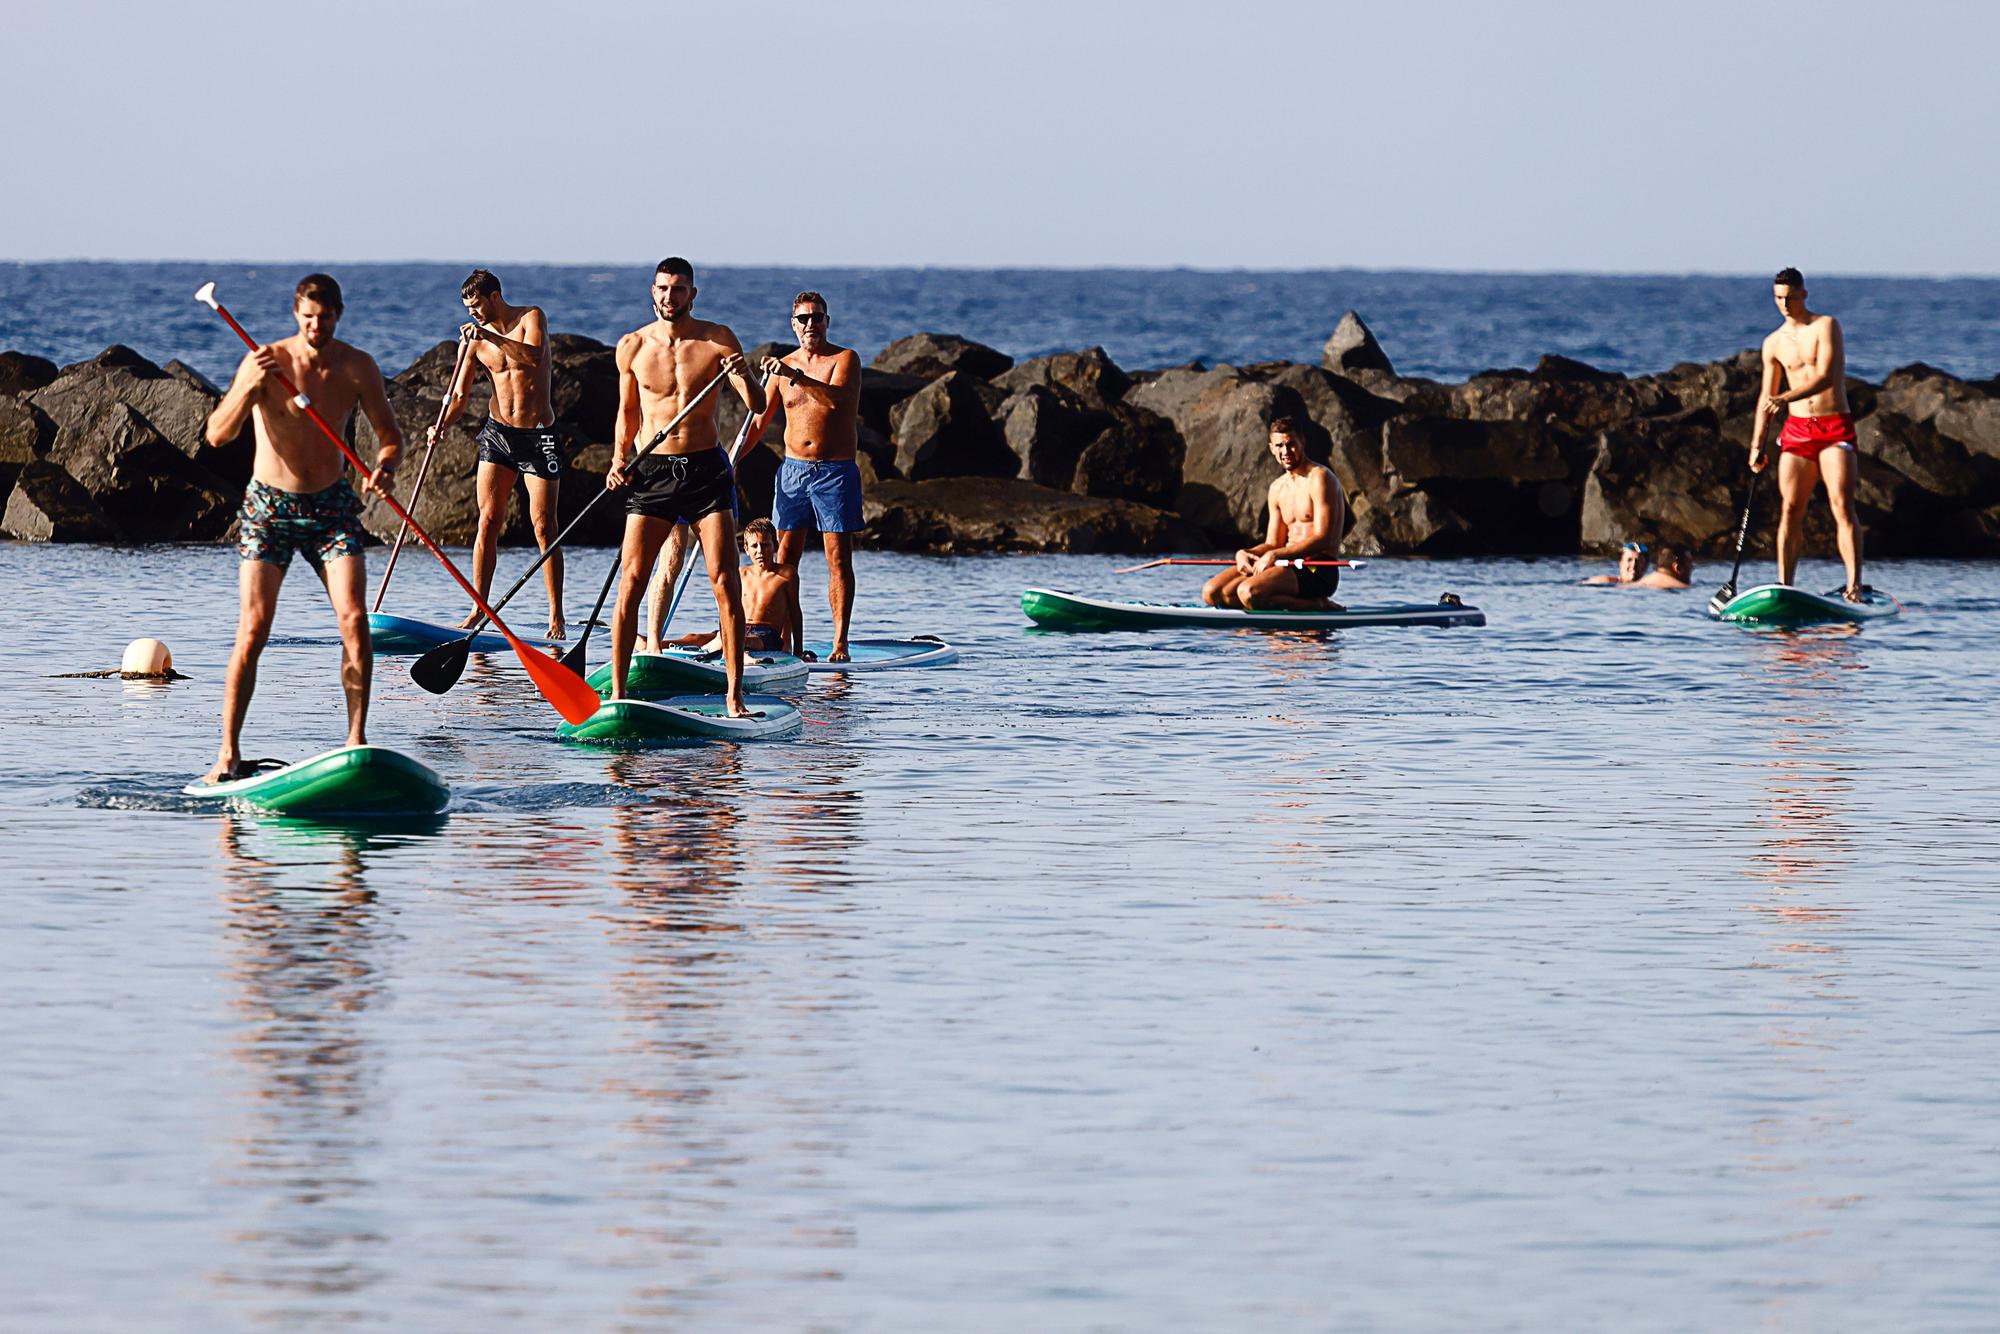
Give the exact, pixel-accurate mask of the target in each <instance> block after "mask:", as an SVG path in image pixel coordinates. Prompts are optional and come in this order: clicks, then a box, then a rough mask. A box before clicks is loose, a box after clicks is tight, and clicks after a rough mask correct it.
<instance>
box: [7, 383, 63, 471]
mask: <svg viewBox="0 0 2000 1334" xmlns="http://www.w3.org/2000/svg"><path fill="white" fill-rule="evenodd" d="M53 434H54V430H53V428H52V427H50V426H49V424H48V422H47V421H46V420H45V419H44V418H43V417H42V416H41V415H40V414H39V413H37V412H36V411H35V410H34V409H33V408H31V407H29V406H28V405H27V404H25V403H22V402H20V401H18V400H16V399H12V398H0V495H4V494H6V493H7V492H8V491H10V490H12V489H13V486H14V480H15V479H16V478H17V477H19V476H20V473H21V469H22V467H23V466H25V465H27V464H29V463H32V462H33V461H34V460H36V459H38V458H40V457H41V455H42V451H43V450H44V449H46V448H47V437H48V436H49V435H53Z"/></svg>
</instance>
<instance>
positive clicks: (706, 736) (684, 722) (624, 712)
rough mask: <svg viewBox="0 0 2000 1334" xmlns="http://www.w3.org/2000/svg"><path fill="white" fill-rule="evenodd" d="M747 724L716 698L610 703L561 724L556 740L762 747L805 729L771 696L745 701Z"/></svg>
mask: <svg viewBox="0 0 2000 1334" xmlns="http://www.w3.org/2000/svg"><path fill="white" fill-rule="evenodd" d="M743 702H744V703H745V704H747V705H748V706H749V707H750V716H749V717H748V718H731V717H730V716H729V712H728V709H727V708H726V706H725V705H724V703H723V699H722V696H720V695H677V696H675V697H674V698H672V699H614V700H606V701H605V703H604V707H602V708H600V709H599V710H598V711H597V712H596V713H594V714H592V715H591V716H590V717H589V718H586V719H585V720H584V721H582V722H580V723H564V724H562V725H561V726H560V727H558V728H557V729H556V735H558V736H560V737H561V738H562V739H563V740H565V741H583V742H588V743H589V744H591V745H594V746H657V745H671V744H673V743H674V742H685V741H768V740H770V739H772V738H774V737H781V736H790V735H791V734H792V733H794V732H797V731H798V730H799V729H800V728H802V727H804V726H805V718H804V717H803V716H802V715H801V714H800V713H799V711H798V708H797V707H796V706H795V705H792V704H790V703H787V702H786V701H784V700H782V699H779V698H778V697H777V696H776V695H745V696H744V697H743Z"/></svg>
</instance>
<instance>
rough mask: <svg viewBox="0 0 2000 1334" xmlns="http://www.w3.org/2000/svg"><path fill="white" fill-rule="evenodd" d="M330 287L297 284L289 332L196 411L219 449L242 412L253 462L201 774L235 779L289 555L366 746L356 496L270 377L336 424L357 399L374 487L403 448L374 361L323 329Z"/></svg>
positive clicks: (333, 285)
mask: <svg viewBox="0 0 2000 1334" xmlns="http://www.w3.org/2000/svg"><path fill="white" fill-rule="evenodd" d="M340 315H341V297H340V284H339V283H337V282H335V281H334V280H333V279H332V278H330V277H328V276H327V275H326V274H324V273H311V274H307V275H306V276H305V277H304V278H302V279H300V280H299V285H298V288H297V290H296V291H295V292H294V294H293V297H292V318H293V319H294V320H296V321H297V322H298V327H299V331H298V333H296V334H294V335H293V336H292V337H290V338H284V339H280V340H279V341H278V342H275V343H270V344H267V345H265V346H263V347H260V348H257V349H256V350H255V351H252V352H249V353H247V354H245V356H244V358H243V361H242V363H241V364H240V365H239V366H237V368H236V378H235V379H234V380H233V381H232V382H231V383H230V386H229V392H228V393H226V394H224V395H223V396H222V401H221V402H219V403H217V404H216V405H215V411H213V412H211V413H210V414H209V416H208V429H207V436H208V443H209V444H211V445H226V444H228V443H229V442H230V441H231V440H234V439H235V438H236V436H237V434H238V433H239V432H241V431H242V429H243V419H244V418H245V417H248V418H249V419H250V421H251V423H252V424H253V425H254V426H255V428H256V437H257V460H256V463H255V465H254V466H253V467H252V470H251V477H250V485H249V487H248V488H247V489H245V491H244V493H243V510H242V515H241V520H240V525H241V526H240V536H239V537H238V539H237V544H236V550H237V554H238V555H239V556H240V557H241V562H240V563H239V565H238V566H237V578H236V584H237V594H238V599H239V610H238V614H237V620H236V648H235V651H234V652H232V653H231V654H230V656H229V675H228V678H227V680H226V682H225V684H224V685H223V688H222V747H221V749H220V750H218V751H217V752H216V757H215V767H214V768H213V769H210V770H209V771H208V775H207V777H206V778H205V779H204V780H203V781H204V782H210V783H216V782H222V781H224V780H227V779H229V778H232V777H239V776H241V775H239V774H238V773H237V765H238V763H239V762H240V761H241V760H242V758H243V750H242V737H243V719H244V716H245V715H246V714H248V713H249V711H250V697H251V695H252V694H254V693H255V692H256V689H257V660H258V658H259V657H260V656H261V655H262V654H263V652H264V645H265V643H266V642H267V641H268V640H269V639H270V637H271V622H272V619H273V617H274V616H275V615H276V613H277V609H278V586H279V585H280V584H282V583H283V582H284V579H285V569H286V567H287V566H288V565H290V564H291V560H292V553H293V552H298V553H299V554H300V555H302V556H304V557H305V558H306V561H307V562H308V563H309V564H311V565H312V566H313V568H314V569H315V570H316V571H317V572H318V574H319V577H320V581H321V582H322V583H324V584H325V585H326V594H327V597H328V599H329V600H330V601H331V602H332V603H333V610H334V614H335V615H336V616H337V617H338V618H339V621H340V648H341V662H340V685H341V689H342V690H343V691H344V692H345V693H346V695H347V744H348V745H350V746H365V745H367V744H368V735H367V731H368V687H369V681H370V671H371V668H372V667H373V665H374V660H375V658H374V648H373V646H372V645H371V644H370V642H369V638H368V601H367V598H366V596H365V593H366V588H365V585H366V584H367V581H368V573H367V569H366V562H365V560H364V559H363V557H362V554H361V551H362V542H363V540H364V536H365V535H364V533H363V530H362V527H361V500H360V497H358V496H356V495H355V494H354V488H352V487H351V486H349V485H348V484H347V479H346V477H345V476H344V475H343V473H344V471H345V469H346V467H347V460H346V459H345V458H343V457H341V453H340V451H339V450H338V449H336V448H334V445H333V442H332V441H330V440H328V439H327V438H326V437H325V436H323V435H321V434H320V431H319V428H318V427H317V426H315V425H314V424H313V421H312V419H311V418H310V417H308V416H307V415H306V414H305V411H304V409H302V408H300V407H298V406H297V405H296V404H295V403H293V402H292V398H291V395H290V394H288V393H286V392H285V390H284V389H283V388H282V387H281V386H280V385H279V383H278V380H277V376H279V375H283V376H285V377H287V378H288V379H290V380H291V382H292V383H293V384H295V385H297V386H298V388H299V392H300V393H302V394H304V395H305V396H306V397H307V398H308V399H310V400H311V401H312V404H313V406H314V407H315V408H317V409H318V410H319V414H320V416H322V417H324V418H325V419H326V422H327V424H328V425H329V426H331V427H333V429H334V430H336V431H343V430H345V429H346V427H347V423H348V420H349V419H350V418H351V417H352V416H353V415H354V409H355V408H356V407H357V406H359V407H360V409H361V410H362V411H363V412H364V413H366V414H367V416H368V424H369V425H370V426H372V427H374V428H375V438H376V439H377V440H379V441H381V442H382V444H381V451H380V452H379V453H378V454H377V455H376V456H375V471H374V472H373V473H372V474H371V475H369V476H367V477H364V478H363V479H362V482H361V486H362V489H363V490H364V491H368V492H374V491H378V490H386V489H387V488H388V486H389V484H390V483H391V482H392V481H393V480H394V478H395V473H396V465H397V463H398V462H399V461H400V460H401V457H402V452H403V434H402V432H401V430H399V429H398V428H397V426H396V416H395V414H394V413H393V412H391V411H390V409H389V395H388V392H387V391H386V390H385V389H384V388H383V386H382V372H381V370H380V369H378V368H377V367H376V365H375V360H374V358H372V357H370V356H369V355H368V354H367V353H366V352H363V351H361V350H360V349H359V348H356V347H350V346H348V345H347V344H346V343H343V342H340V341H339V340H338V339H336V338H335V337H334V336H333V330H334V326H335V325H336V324H338V323H339V322H340Z"/></svg>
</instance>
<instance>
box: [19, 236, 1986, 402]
mask: <svg viewBox="0 0 2000 1334" xmlns="http://www.w3.org/2000/svg"><path fill="white" fill-rule="evenodd" d="M697 259H698V257H697ZM311 267H313V266H312V265H311V264H309V263H306V262H301V263H297V264H285V265H268V264H266V265H257V266H245V265H241V264H222V263H143V264H95V263H64V264H6V265H0V348H15V349H18V350H20V351H24V352H33V353H36V354H38V355H41V356H46V357H52V358H54V359H55V360H56V361H58V362H70V361H77V360H81V359H83V358H85V357H90V356H94V355H96V354H97V353H98V352H99V351H101V350H102V349H103V348H104V347H106V346H107V345H109V344H111V343H124V344H127V345H129V346H131V347H134V348H137V349H138V350H139V351H141V352H143V353H145V354H146V355H147V356H149V357H152V358H153V359H154V360H156V361H160V362H164V361H166V360H167V359H169V358H171V357H179V358H180V359H181V360H183V361H185V362H187V363H188V364H190V365H192V366H194V367H195V368H196V369H198V370H201V371H202V372H204V373H205V374H207V375H208V376H209V377H210V378H211V379H216V380H220V379H222V378H223V377H225V376H226V375H228V374H229V373H230V372H231V370H233V369H234V367H235V365H236V362H237V359H238V357H239V356H240V354H241V348H240V346H239V345H238V344H237V343H236V341H235V340H234V338H233V337H232V336H231V335H230V333H229V331H228V330H227V329H226V328H224V327H223V326H222V325H221V323H220V322H218V321H217V320H216V319H215V317H214V316H213V315H211V314H209V313H208V311H206V310H205V309H203V308H201V307H200V306H197V305H196V304H195V303H194V301H193V300H192V299H191V298H192V296H193V294H194V290H195V288H197V287H199V286H200V285H201V284H202V283H204V282H206V281H208V280H210V279H214V280H216V282H217V283H218V284H219V293H220V295H221V297H222V299H223V301H224V302H226V303H227V304H229V305H230V306H231V308H232V309H233V310H234V311H235V313H236V314H237V316H238V317H239V318H240V319H242V320H243V321H244V323H245V324H246V325H247V326H248V327H249V328H250V330H251V331H252V332H253V333H256V334H259V335H261V336H269V337H276V336H280V335H283V334H286V333H290V332H291V325H290V322H289V320H288V319H287V316H286V311H287V307H288V305H289V299H290V295H291V288H292V284H293V283H295V282H296V281H297V280H298V278H299V277H300V276H301V275H303V274H304V273H306V272H307V271H308V270H309V269H310V268H311ZM330 267H331V268H332V270H333V272H334V275H335V276H336V277H338V278H339V279H340V280H341V283H342V285H343V286H344V288H345V289H346V293H347V305H348V318H347V321H346V323H344V324H343V325H342V330H343V334H342V336H343V337H345V338H347V339H349V340H350V341H352V342H354V343H356V344H357V345H359V346H361V347H364V348H366V349H368V350H369V351H370V352H372V353H374V354H375V356H376V359H377V360H378V361H379V362H380V363H381V364H382V368H383V370H384V371H386V372H388V373H390V374H394V373H395V372H396V371H398V370H401V369H402V368H403V367H404V366H406V365H408V364H409V363H410V362H411V361H412V360H414V359H415V357H416V356H417V354H418V353H420V352H422V351H423V350H424V349H426V348H428V347H430V346H431V345H432V344H434V343H436V342H438V341H440V340H442V339H446V338H450V337H452V336H453V332H454V330H455V329H456V328H457V326H458V323H459V320H460V318H461V309H460V307H459V304H458V284H459V282H460V281H461V280H462V279H463V278H464V277H465V274H466V272H467V271H468V270H469V269H470V268H471V262H468V263H467V264H465V265H453V264H337V265H332V266H330ZM1773 267H1774V268H1775V267H1776V266H1775V265H1774V266H1773ZM498 272H499V274H500V277H501V279H502V280H503V282H504V283H505V284H506V290H507V295H508V296H509V297H510V298H511V299H513V300H516V301H526V302H532V303H535V304H539V305H541V306H543V307H545V308H546V309H547V310H548V312H549V317H550V322H551V324H552V325H553V326H554V327H555V328H556V329H558V330H564V331H568V332H572V333H582V334H588V335H590V336H591V337H593V338H598V339H602V340H604V341H606V342H610V341H612V340H613V339H615V338H616V337H617V336H618V335H619V334H621V333H623V332H625V331H626V330H628V329H633V328H636V327H638V326H639V325H641V324H643V323H645V322H646V321H647V320H648V319H650V318H651V317H652V314H651V309H650V307H649V306H648V304H647V286H648V283H649V282H650V274H651V270H650V268H649V267H647V266H645V265H633V266H631V267H629V268H615V267H614V268H601V267H586V266H569V265H501V266H498ZM698 278H699V282H700V287H701V296H700V300H699V303H698V305H697V306H696V310H697V311H698V313H700V314H703V315H706V316H708V317H709V318H711V319H719V320H722V321H724V322H725V323H727V324H729V325H731V326H732V327H733V328H735V330H736V331H737V333H738V334H739V335H740V336H741V337H742V339H743V342H744V345H745V346H750V345H753V344H756V343H760V342H763V341H765V340H767V339H785V338H789V337H790V334H789V332H788V330H787V328H786V323H785V317H786V314H787V312H788V310H789V308H790V307H789V304H788V303H789V301H790V298H791V296H792V294H793V293H795V292H797V291H799V290H800V289H801V288H815V289H817V290H819V291H822V292H824V293H825V294H826V295H827V297H828V299H829V301H830V302H831V305H832V309H833V320H834V330H833V336H834V338H835V340H836V341H841V342H846V343H849V344H851V345H853V346H854V347H856V348H858V349H859V350H860V351H861V353H862V355H863V356H864V357H872V356H873V355H874V354H875V353H876V352H878V351H880V350H881V348H882V347H883V346H884V345H885V344H887V343H889V342H891V341H892V340H894V339H897V338H900V337H902V336H904V335H905V334H910V333H915V332H918V331H920V330H934V331H940V332H946V333H958V334H963V335H965V336H966V337H968V338H973V339H977V340H978V341H980V342H983V343H989V344H991V345H992V346H994V347H997V348H999V349H1000V350H1001V351H1003V352H1007V353H1010V354H1011V355H1013V356H1015V357H1017V358H1020V357H1032V356H1040V355H1042V354H1044V353H1049V352H1059V351H1066V350H1071V349H1075V348H1081V347H1089V346H1091V345H1092V344H1099V345H1102V346H1103V347H1104V348H1105V349H1106V350H1107V351H1108V352H1110V354H1111V356H1112V359H1113V360H1115V361H1117V362H1118V364H1119V365H1121V366H1124V367H1126V368H1127V369H1129V370H1141V369H1149V368H1154V367H1160V366H1172V365H1180V364H1182V363H1185V362H1189V361H1201V362H1204V363H1208V364H1211V365H1212V364H1214V363H1216V362H1230V363H1234V364H1237V365H1244V364H1248V363H1251V362H1257V361H1306V362H1317V361H1318V360H1319V351H1320V346H1321V345H1322V344H1323V343H1324V342H1325V341H1326V336H1327V334H1329V333H1330V332H1332V330H1333V326H1334V324H1335V323H1336V322H1337V321H1338V320H1339V319H1340V316H1341V313H1342V312H1343V311H1346V310H1348V309H1354V310H1357V311H1359V312H1360V313H1361V317H1362V319H1364V320H1366V321H1367V322H1368V324H1369V326H1370V327H1371V328H1373V329H1374V331H1375V334H1376V337H1377V338H1379V339H1380V340H1381V342H1382V345H1383V347H1384V348H1385V349H1386V350H1387V351H1388V353H1389V356H1390V358H1391V359H1392V360H1393V361H1394V362H1395V364H1396V369H1397V370H1399V371H1402V372H1403V373H1405V374H1411V375H1427V376H1434V377H1438V378H1444V379H1461V378H1463V377H1465V376H1467V375H1470V374H1473V373H1475V372H1477V371H1480V370H1484V369H1487V368H1489V367H1504V366H1532V365H1533V364H1534V363H1535V359H1536V358H1537V357H1539V356H1541V355H1542V354H1543V353H1546V352H1556V353H1561V354H1562V355H1564V356H1568V357H1575V358H1577V359H1578V360H1581V361H1587V362H1589V363H1591V364H1592V365H1595V366H1601V367H1603V368H1605V369H1607V370H1616V371H1623V372H1625V373H1627V374H1640V373H1644V372H1647V371H1656V370H1664V369H1665V368H1667V367H1669V366H1671V365H1673V364H1674V363H1676V362H1680V361H1708V360H1713V359H1715V358H1718V357H1725V356H1728V355H1729V354H1730V353H1732V352H1735V351H1737V350H1738V349H1740V348H1745V347H1751V346H1754V345H1755V344H1756V343H1757V341H1758V340H1759V339H1761V338H1762V337H1763V335H1764V334H1765V333H1767V332H1769V331H1770V329H1771V328H1773V327H1774V326H1775V325H1776V323H1777V312H1776V311H1775V309H1774V308H1773V307H1772V305H1771V295H1770V283H1769V280H1768V278H1767V276H1765V275H1762V274H1755V275H1743V276H1736V277H1714V276H1681V277H1667V276H1602V275H1591V274H1465V273H1421V272H1387V273H1384V272H1364V271H1360V270H1334V271H1313V272H1303V273H1278V272H1249V271H1234V272H1212V271H1200V272H1197V271H1194V270H1188V269H1170V270H1140V269H1073V270H1072V269H800V268H755V269H751V268H734V269H722V268H718V269H701V270H700V271H699V272H698ZM1807 282H1808V285H1809V290H1810V292H1811V294H1812V303H1813V305H1814V306H1815V307H1816V308H1823V309H1825V310H1827V311H1830V312H1831V313H1833V314H1835V315H1838V316H1839V317H1840V319H1841V321H1842V323H1843V324H1844V325H1845V326H1846V330H1847V348H1848V366H1849V369H1850V370H1851V371H1852V372H1853V373H1855V374H1857V375H1861V376H1863V377H1866V378H1870V379H1879V378H1880V377H1881V376H1882V375H1883V374H1884V373H1885V372H1887V371H1889V370H1892V369H1894V368H1895V367H1897V366H1903V365H1907V364H1909V363H1910V362H1913V361H1925V362H1929V363H1930V364H1932V365H1934V366H1939V367H1942V368H1944V369H1945V370H1948V371H1951V372H1953V373H1954V374H1957V375H1961V376H1968V377H1985V376H1989V375H1993V374H1995V373H2000V279H1994V278H1951V279H1929V278H1861V277H1838V276H1830V275H1829V276H1825V277H1815V276H1814V275H1812V274H1810V273H1809V274H1807Z"/></svg>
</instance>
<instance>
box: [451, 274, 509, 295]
mask: <svg viewBox="0 0 2000 1334" xmlns="http://www.w3.org/2000/svg"><path fill="white" fill-rule="evenodd" d="M488 293H491V294H492V295H494V296H499V295H500V280H499V279H498V278H495V277H494V276H493V273H492V271H491V270H489V269H474V270H473V271H472V272H471V273H469V274H467V275H466V276H465V281H464V282H462V283H460V284H459V285H458V294H459V295H460V296H461V297H467V298H470V297H475V296H485V295H487V294H488Z"/></svg>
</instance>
